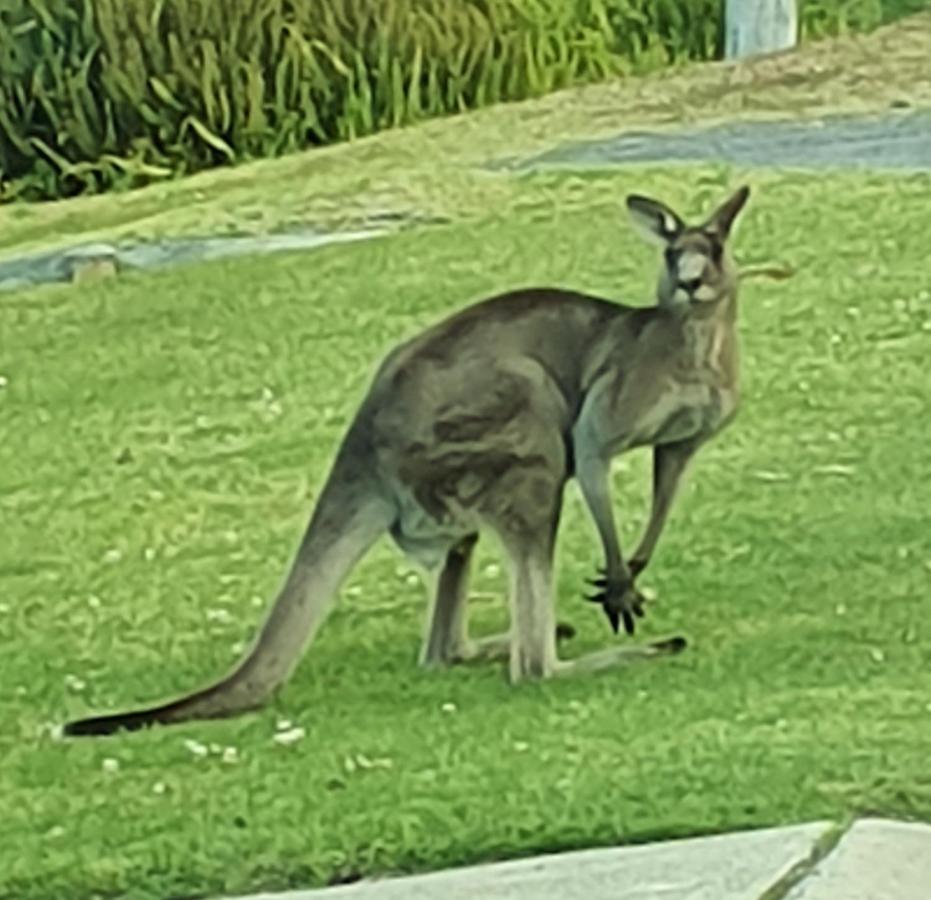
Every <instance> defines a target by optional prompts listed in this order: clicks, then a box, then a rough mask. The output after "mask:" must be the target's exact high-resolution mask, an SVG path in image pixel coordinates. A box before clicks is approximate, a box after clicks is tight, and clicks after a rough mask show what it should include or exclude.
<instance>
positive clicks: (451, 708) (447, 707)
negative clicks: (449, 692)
mask: <svg viewBox="0 0 931 900" xmlns="http://www.w3.org/2000/svg"><path fill="white" fill-rule="evenodd" d="M440 709H441V710H443V712H444V713H454V712H455V711H456V704H455V703H444V704H443V705H442V706H441V707H440Z"/></svg>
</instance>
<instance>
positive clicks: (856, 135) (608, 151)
mask: <svg viewBox="0 0 931 900" xmlns="http://www.w3.org/2000/svg"><path fill="white" fill-rule="evenodd" d="M670 161H672V162H722V163H731V164H736V165H741V166H769V167H785V168H803V169H814V168H817V169H821V168H858V169H867V168H868V169H915V170H929V169H931V111H929V110H920V111H909V112H901V111H895V112H888V113H884V114H881V115H870V116H832V117H830V118H824V119H813V120H810V121H782V122H752V121H747V122H728V123H725V124H721V125H714V126H712V127H710V128H709V127H700V128H694V129H687V130H678V129H676V130H673V129H669V130H663V131H644V132H624V133H621V134H619V135H617V136H616V137H613V138H608V139H605V140H598V141H578V142H573V143H568V144H563V145H561V146H558V147H554V148H553V149H552V150H548V151H546V152H545V153H542V154H540V155H539V156H535V157H532V158H531V159H527V160H522V161H518V162H513V161H512V162H509V163H502V167H504V168H511V169H518V170H521V169H535V168H549V167H553V166H621V165H629V164H630V163H642V162H670Z"/></svg>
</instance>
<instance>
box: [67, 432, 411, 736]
mask: <svg viewBox="0 0 931 900" xmlns="http://www.w3.org/2000/svg"><path fill="white" fill-rule="evenodd" d="M348 443H349V441H348V440H347V442H345V443H344V445H343V447H342V448H341V450H340V453H339V454H338V455H337V458H336V461H335V462H334V464H333V469H332V471H331V473H330V476H329V478H328V479H327V482H326V484H325V485H324V488H323V491H322V492H321V495H320V498H319V500H318V502H317V505H316V508H315V509H314V512H313V515H312V516H311V520H310V523H309V525H308V526H307V530H306V532H305V534H304V538H303V540H302V541H301V544H300V548H299V550H298V552H297V555H296V557H295V559H294V561H293V563H292V565H291V570H290V572H289V573H288V575H287V578H286V579H285V582H284V585H283V586H282V588H281V590H280V591H279V593H278V596H277V598H276V599H275V602H274V603H273V605H272V607H271V610H270V612H269V613H268V615H267V618H266V620H265V623H264V624H263V626H262V628H261V629H260V631H259V633H258V636H257V638H256V639H255V641H254V642H253V645H252V647H251V648H250V649H249V650H248V651H247V652H246V654H245V655H244V657H243V658H242V659H241V660H240V662H239V663H238V664H237V665H236V667H235V668H234V669H233V671H232V672H230V673H229V674H228V675H227V676H226V677H225V678H223V679H221V680H220V681H218V682H216V683H214V684H212V685H210V686H208V687H205V688H202V689H200V690H197V691H194V692H193V693H190V694H188V695H186V696H184V697H181V698H179V699H176V700H170V701H168V702H166V703H162V704H159V705H156V706H151V707H147V708H144V709H140V710H135V711H131V712H125V713H115V714H112V715H106V716H97V717H94V718H90V719H80V720H77V721H74V722H69V723H67V724H66V725H65V726H64V728H63V734H64V735H66V736H78V735H105V734H112V733H114V732H116V731H120V730H126V731H136V730H139V729H141V728H146V727H148V726H149V725H154V724H169V723H176V722H186V721H189V720H192V719H216V718H225V717H228V716H233V715H236V714H237V713H240V712H245V711H247V710H251V709H256V708H258V707H260V706H262V705H263V703H264V702H265V701H266V700H267V699H268V697H269V696H270V695H271V694H272V693H273V692H274V690H275V689H276V688H277V687H278V686H279V685H281V684H282V683H283V682H284V681H285V680H286V679H287V678H288V677H289V676H290V674H291V672H292V671H293V669H294V667H295V666H296V665H297V663H298V661H299V660H300V658H301V656H302V655H303V652H304V649H305V647H307V646H308V645H309V643H310V640H311V639H312V637H313V635H314V634H315V632H316V631H317V629H318V628H319V627H320V625H321V624H322V622H323V620H324V619H325V618H326V615H327V613H328V612H329V610H330V607H331V605H332V601H333V599H334V598H335V596H336V593H337V591H338V590H339V587H340V584H341V583H342V581H343V579H344V578H345V577H346V576H347V575H348V574H349V572H350V570H351V569H352V568H353V567H354V566H355V564H356V563H357V562H358V561H359V560H360V559H361V558H362V556H363V555H364V554H365V553H366V551H368V550H369V548H370V547H371V546H372V545H373V544H374V543H375V541H376V540H377V539H378V537H379V536H380V535H381V534H382V533H383V532H384V531H385V529H386V528H387V527H388V526H389V525H390V524H391V521H392V519H393V515H394V510H393V505H392V504H391V502H390V501H389V500H388V499H387V498H386V497H385V496H383V494H382V492H381V490H380V486H379V484H378V482H377V480H376V476H375V475H374V473H373V471H372V470H373V466H372V464H371V457H370V455H369V454H367V453H347V452H346V450H347V449H348V447H347V444H348ZM353 443H354V442H353Z"/></svg>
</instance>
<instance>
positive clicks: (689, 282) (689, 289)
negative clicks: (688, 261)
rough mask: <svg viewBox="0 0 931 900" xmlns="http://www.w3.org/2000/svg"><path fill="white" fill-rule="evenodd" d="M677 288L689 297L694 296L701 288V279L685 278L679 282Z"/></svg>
mask: <svg viewBox="0 0 931 900" xmlns="http://www.w3.org/2000/svg"><path fill="white" fill-rule="evenodd" d="M679 287H680V288H682V290H684V291H685V292H686V293H687V294H689V295H691V294H694V293H695V291H697V290H698V289H699V288H700V287H701V279H700V278H686V279H684V280H683V281H680V282H679Z"/></svg>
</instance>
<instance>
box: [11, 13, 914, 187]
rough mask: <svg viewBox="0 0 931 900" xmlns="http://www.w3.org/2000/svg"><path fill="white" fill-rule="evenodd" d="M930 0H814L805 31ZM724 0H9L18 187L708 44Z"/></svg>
mask: <svg viewBox="0 0 931 900" xmlns="http://www.w3.org/2000/svg"><path fill="white" fill-rule="evenodd" d="M926 5H927V3H926V2H923V0H897V2H894V3H893V2H888V0H887V2H882V0H808V2H803V7H802V13H803V15H802V19H803V31H804V32H805V33H807V34H812V33H814V34H823V33H830V32H836V31H839V30H844V29H848V28H858V29H859V28H865V27H870V26H872V25H875V24H878V23H879V22H881V21H883V20H884V19H886V18H889V17H890V15H891V13H894V12H898V11H901V10H902V8H903V7H917V6H926ZM723 6H724V4H723V0H6V2H5V3H4V4H3V6H2V7H0V60H3V63H2V68H0V175H2V176H3V183H4V185H5V186H4V188H3V190H4V193H5V196H7V197H11V196H25V197H30V198H39V197H41V198H48V197H56V196H63V195H71V194H76V193H83V192H89V191H99V190H103V189H106V188H109V187H113V186H131V185H135V184H140V183H143V182H146V181H149V180H152V179H155V178H164V177H169V176H172V175H177V174H183V173H186V172H191V171H195V170H198V169H203V168H206V167H209V166H214V165H217V164H222V163H232V162H236V161H240V160H244V159H250V158H257V157H266V156H275V155H278V154H282V153H286V152H289V151H292V150H297V149H301V148H305V147H308V146H312V145H318V144H326V143H331V142H334V141H341V140H346V139H351V138H354V137H357V136H361V135H365V134H370V133H372V132H375V131H378V130H381V129H384V128H390V127H395V126H399V125H403V124H407V123H410V122H413V121H416V120H418V119H422V118H425V117H430V116H438V115H443V114H449V113H455V112H460V111H462V110H466V109H471V108H475V107H478V106H482V105H484V104H489V103H494V102H497V101H502V100H518V99H524V98H527V97H533V96H537V95H540V94H543V93H546V92H548V91H552V90H555V89H558V88H561V87H565V86H568V85H571V84H579V83H583V82H588V81H594V80H598V79H603V78H607V77H610V76H614V75H619V74H625V73H636V72H642V71H646V70H649V69H653V68H656V67H659V66H663V65H667V64H669V63H672V62H675V61H677V60H681V59H707V58H712V57H714V56H715V55H717V54H718V52H719V48H720V44H721V31H722V29H721V24H722V23H721V17H722V10H723Z"/></svg>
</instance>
